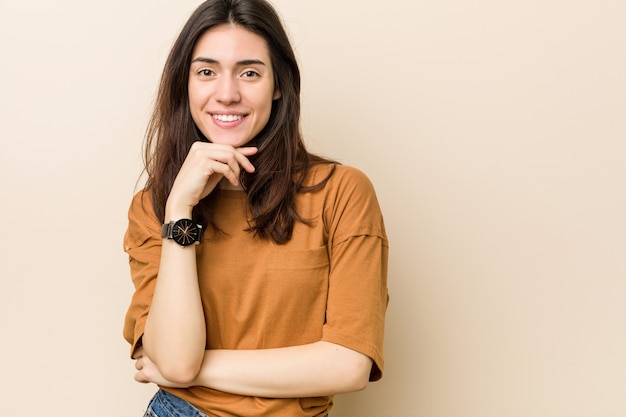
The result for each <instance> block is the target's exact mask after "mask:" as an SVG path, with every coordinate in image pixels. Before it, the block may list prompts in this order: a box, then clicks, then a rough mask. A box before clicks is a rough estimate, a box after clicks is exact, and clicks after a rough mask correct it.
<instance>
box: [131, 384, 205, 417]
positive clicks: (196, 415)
mask: <svg viewBox="0 0 626 417" xmlns="http://www.w3.org/2000/svg"><path fill="white" fill-rule="evenodd" d="M143 417H209V416H207V415H206V414H204V413H203V412H201V411H200V410H198V409H197V408H196V407H194V406H193V405H191V404H189V403H188V402H187V401H185V400H181V399H180V398H178V397H177V396H175V395H172V394H170V393H169V392H167V391H163V390H159V391H158V392H157V393H156V394H155V395H154V397H152V400H150V403H149V404H148V410H147V411H146V414H144V415H143Z"/></svg>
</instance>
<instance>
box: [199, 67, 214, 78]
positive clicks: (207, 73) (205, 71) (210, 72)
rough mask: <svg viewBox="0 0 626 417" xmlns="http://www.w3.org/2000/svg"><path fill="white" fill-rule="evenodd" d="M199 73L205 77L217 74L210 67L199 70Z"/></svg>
mask: <svg viewBox="0 0 626 417" xmlns="http://www.w3.org/2000/svg"><path fill="white" fill-rule="evenodd" d="M198 75H202V76H203V77H211V76H213V75H215V72H213V70H210V69H208V68H202V69H201V70H199V71H198Z"/></svg>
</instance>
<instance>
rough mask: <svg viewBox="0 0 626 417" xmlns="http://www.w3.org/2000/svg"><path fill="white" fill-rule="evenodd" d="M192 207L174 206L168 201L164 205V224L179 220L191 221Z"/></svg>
mask: <svg viewBox="0 0 626 417" xmlns="http://www.w3.org/2000/svg"><path fill="white" fill-rule="evenodd" d="M192 213H193V207H190V206H187V205H184V204H176V203H173V202H170V201H169V200H168V201H167V203H166V204H165V223H167V222H171V221H176V220H180V219H191V217H192Z"/></svg>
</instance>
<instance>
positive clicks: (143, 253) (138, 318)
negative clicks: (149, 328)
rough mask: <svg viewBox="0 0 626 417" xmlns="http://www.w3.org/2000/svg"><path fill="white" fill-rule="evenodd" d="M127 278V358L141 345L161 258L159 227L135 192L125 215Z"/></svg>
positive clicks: (144, 197) (145, 196)
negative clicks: (129, 289)
mask: <svg viewBox="0 0 626 417" xmlns="http://www.w3.org/2000/svg"><path fill="white" fill-rule="evenodd" d="M124 251H125V252H126V253H127V254H128V263H129V266H130V275H131V278H132V281H133V285H134V287H135V292H134V294H133V296H132V299H131V302H130V306H129V307H128V311H127V312H126V318H125V320H124V338H125V339H126V341H127V342H128V343H130V344H131V351H130V353H131V356H132V355H133V353H134V352H135V349H136V348H137V347H138V346H140V345H141V337H142V335H143V332H144V327H145V324H146V319H147V317H148V311H149V310H150V304H151V303H152V295H153V294H154V286H155V283H156V277H157V273H158V269H159V260H160V257H161V223H160V222H159V221H158V219H157V218H156V215H155V214H154V212H153V210H152V201H151V198H150V194H149V193H148V192H144V191H142V192H139V193H138V194H137V195H135V197H134V198H133V201H132V203H131V206H130V209H129V211H128V229H127V230H126V233H125V235H124Z"/></svg>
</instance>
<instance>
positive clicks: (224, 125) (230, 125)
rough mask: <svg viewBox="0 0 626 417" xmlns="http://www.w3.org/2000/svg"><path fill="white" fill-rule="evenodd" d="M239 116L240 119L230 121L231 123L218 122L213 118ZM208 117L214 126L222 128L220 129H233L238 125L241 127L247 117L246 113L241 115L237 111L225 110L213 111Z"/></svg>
mask: <svg viewBox="0 0 626 417" xmlns="http://www.w3.org/2000/svg"><path fill="white" fill-rule="evenodd" d="M217 115H219V116H241V118H240V119H237V120H232V121H226V120H218V119H216V118H215V116H217ZM209 116H210V117H211V121H212V122H213V124H215V125H216V126H218V127H220V128H222V129H233V128H235V127H237V126H239V125H241V124H242V123H243V122H244V121H245V120H246V118H247V117H248V113H242V112H237V111H232V110H226V111H214V112H209Z"/></svg>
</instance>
